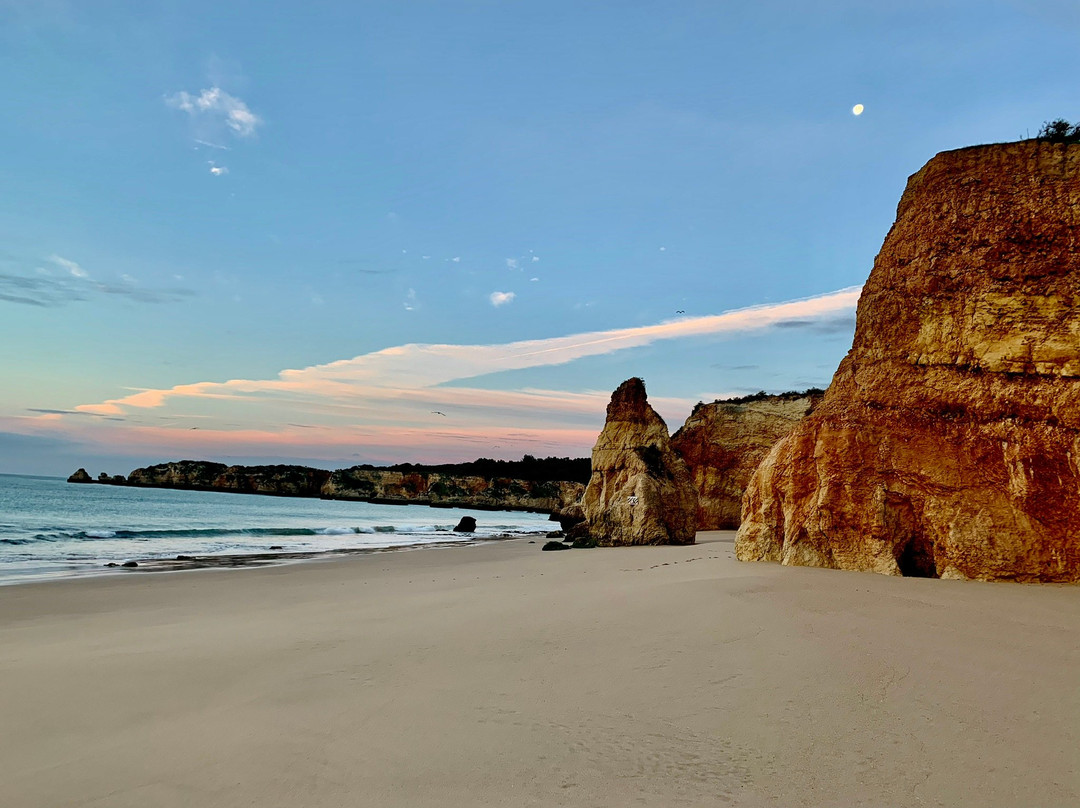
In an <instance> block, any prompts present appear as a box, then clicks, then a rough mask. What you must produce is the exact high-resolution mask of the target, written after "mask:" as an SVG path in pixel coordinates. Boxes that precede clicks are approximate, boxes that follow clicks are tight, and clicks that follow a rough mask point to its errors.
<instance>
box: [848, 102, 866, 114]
mask: <svg viewBox="0 0 1080 808" xmlns="http://www.w3.org/2000/svg"><path fill="white" fill-rule="evenodd" d="M864 109H866V107H864V106H863V105H862V104H856V105H855V106H853V107H852V108H851V114H852V115H862V113H863V110H864Z"/></svg>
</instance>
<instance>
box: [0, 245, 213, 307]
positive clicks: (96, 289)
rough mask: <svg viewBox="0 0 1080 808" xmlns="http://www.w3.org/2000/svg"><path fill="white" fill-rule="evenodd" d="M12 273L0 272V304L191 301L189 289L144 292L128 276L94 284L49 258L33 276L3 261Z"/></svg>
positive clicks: (72, 266) (67, 262)
mask: <svg viewBox="0 0 1080 808" xmlns="http://www.w3.org/2000/svg"><path fill="white" fill-rule="evenodd" d="M2 263H3V264H5V265H9V266H10V270H11V271H7V272H0V302H6V303H18V304H21V305H24V306H38V307H41V308H54V307H57V306H63V305H66V304H68V303H76V302H80V301H86V300H90V299H92V298H94V297H96V296H99V295H110V296H118V297H126V298H128V299H129V300H133V301H136V302H139V303H175V302H178V301H180V300H185V299H187V298H190V297H193V296H194V294H195V293H194V292H192V291H191V290H189V289H147V288H145V287H142V286H139V285H138V284H137V283H136V282H135V281H134V279H132V278H131V277H130V276H129V275H122V276H121V278H120V282H118V283H117V282H105V281H99V280H95V279H94V278H92V277H91V276H90V273H89V272H88V271H87V270H86V269H84V268H83V267H82V266H81V265H80V264H79V263H78V262H76V261H72V260H71V259H69V258H64V257H63V256H60V255H50V256H49V257H48V258H47V259H46V263H45V264H40V265H38V266H37V267H35V268H34V270H33V274H31V273H30V272H28V271H26V270H23V269H22V268H21V267H20V266H19V264H20V263H23V262H19V261H12V260H6V261H3V262H2Z"/></svg>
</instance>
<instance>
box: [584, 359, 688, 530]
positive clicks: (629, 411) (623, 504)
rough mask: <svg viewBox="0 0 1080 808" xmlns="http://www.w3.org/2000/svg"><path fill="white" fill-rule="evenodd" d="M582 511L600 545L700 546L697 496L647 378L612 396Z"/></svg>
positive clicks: (631, 381) (623, 386) (626, 385)
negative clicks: (654, 402)
mask: <svg viewBox="0 0 1080 808" xmlns="http://www.w3.org/2000/svg"><path fill="white" fill-rule="evenodd" d="M582 508H583V512H584V516H585V524H586V525H587V530H588V533H589V535H590V536H591V537H592V539H594V540H595V542H596V543H597V544H598V545H600V546H616V545H630V544H693V543H694V534H695V532H696V527H697V492H696V490H695V488H694V484H693V481H692V480H691V479H690V471H689V469H687V467H686V464H685V463H684V462H683V460H682V458H680V457H679V456H678V455H677V454H675V452H674V451H673V450H672V448H671V442H670V439H669V438H668V429H667V424H665V423H664V419H663V418H661V417H660V416H659V415H658V414H657V413H656V411H655V410H654V409H653V408H652V407H651V406H650V405H649V402H648V399H647V397H646V394H645V384H644V382H642V381H641V379H637V378H634V379H628V380H627V381H625V382H623V383H622V384H621V385H620V386H619V388H618V389H617V390H616V391H615V392H614V393H613V394H612V396H611V402H610V403H609V404H608V408H607V421H606V422H605V424H604V429H603V431H602V432H601V433H600V436H599V437H598V438H597V440H596V446H594V447H593V451H592V477H591V478H590V479H589V485H588V486H587V487H586V489H585V497H584V500H583V505H582Z"/></svg>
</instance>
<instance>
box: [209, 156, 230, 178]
mask: <svg viewBox="0 0 1080 808" xmlns="http://www.w3.org/2000/svg"><path fill="white" fill-rule="evenodd" d="M208 162H209V164H210V173H211V174H213V175H214V176H215V177H221V176H223V175H225V174H228V173H229V169H228V167H227V166H219V165H218V164H217V163H215V162H214V161H213V160H209V161H208Z"/></svg>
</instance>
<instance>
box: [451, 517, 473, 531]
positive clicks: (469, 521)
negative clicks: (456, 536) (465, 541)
mask: <svg viewBox="0 0 1080 808" xmlns="http://www.w3.org/2000/svg"><path fill="white" fill-rule="evenodd" d="M475 531H476V520H475V519H473V517H471V516H463V517H461V521H460V522H458V523H457V527H455V528H454V532H455V533H473V532H475Z"/></svg>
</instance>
